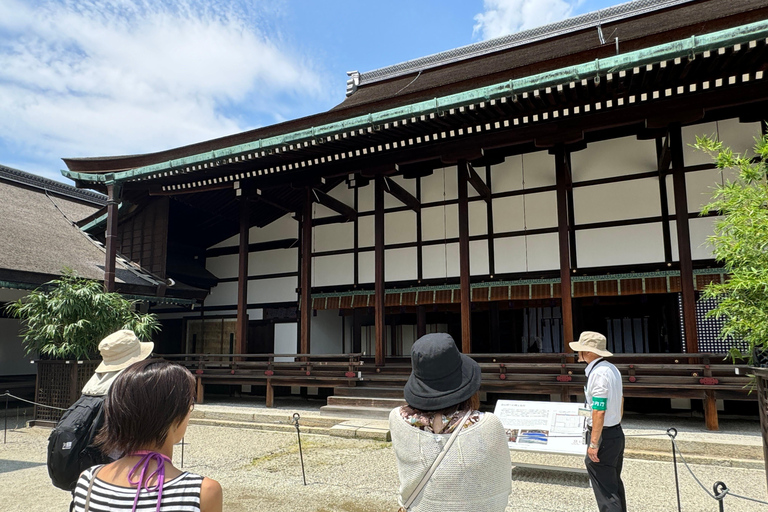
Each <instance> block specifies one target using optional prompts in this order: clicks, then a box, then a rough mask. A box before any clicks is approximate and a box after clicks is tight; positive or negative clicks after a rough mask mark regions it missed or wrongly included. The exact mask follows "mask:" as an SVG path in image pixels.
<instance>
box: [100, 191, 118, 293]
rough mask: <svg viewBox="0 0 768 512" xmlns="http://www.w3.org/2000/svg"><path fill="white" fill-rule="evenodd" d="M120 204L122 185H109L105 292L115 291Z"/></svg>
mask: <svg viewBox="0 0 768 512" xmlns="http://www.w3.org/2000/svg"><path fill="white" fill-rule="evenodd" d="M119 203H120V185H107V234H106V251H107V259H106V261H105V262H104V290H105V291H107V292H114V291H115V259H116V257H117V206H118V204H119Z"/></svg>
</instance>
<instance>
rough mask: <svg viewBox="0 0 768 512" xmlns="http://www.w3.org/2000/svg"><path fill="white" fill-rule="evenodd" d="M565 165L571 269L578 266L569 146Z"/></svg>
mask: <svg viewBox="0 0 768 512" xmlns="http://www.w3.org/2000/svg"><path fill="white" fill-rule="evenodd" d="M565 165H566V184H565V186H566V191H567V195H568V247H569V248H570V254H571V261H570V266H571V269H576V268H578V267H579V262H578V254H577V253H576V212H575V211H574V201H573V169H572V168H571V147H570V146H569V147H568V150H567V151H566V152H565Z"/></svg>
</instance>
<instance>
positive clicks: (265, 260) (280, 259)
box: [232, 247, 299, 277]
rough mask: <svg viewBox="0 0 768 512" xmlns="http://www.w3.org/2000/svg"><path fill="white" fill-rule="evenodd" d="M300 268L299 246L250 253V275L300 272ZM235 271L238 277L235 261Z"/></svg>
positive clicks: (234, 274)
mask: <svg viewBox="0 0 768 512" xmlns="http://www.w3.org/2000/svg"><path fill="white" fill-rule="evenodd" d="M235 258H237V257H235ZM298 270H299V248H298V247H292V248H290V249H275V250H272V251H260V252H252V253H250V254H249V255H248V275H250V276H263V275H267V274H282V273H284V272H298ZM233 271H234V273H233V275H232V277H237V263H235V267H234V269H233Z"/></svg>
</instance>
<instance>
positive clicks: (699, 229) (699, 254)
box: [669, 217, 722, 261]
mask: <svg viewBox="0 0 768 512" xmlns="http://www.w3.org/2000/svg"><path fill="white" fill-rule="evenodd" d="M721 219H722V217H700V218H695V219H688V232H689V235H690V237H691V259H693V260H709V259H713V258H714V254H713V253H712V247H711V246H710V245H709V243H707V237H709V236H712V235H714V234H715V224H716V223H717V221H719V220H721ZM669 234H670V237H669V239H670V242H671V243H672V259H673V260H674V261H679V260H680V252H679V250H678V246H677V222H675V221H672V222H670V223H669Z"/></svg>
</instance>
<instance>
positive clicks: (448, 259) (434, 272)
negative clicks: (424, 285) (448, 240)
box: [422, 243, 471, 279]
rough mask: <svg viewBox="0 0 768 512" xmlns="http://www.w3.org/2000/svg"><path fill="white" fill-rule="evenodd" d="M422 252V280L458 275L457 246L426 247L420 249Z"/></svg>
mask: <svg viewBox="0 0 768 512" xmlns="http://www.w3.org/2000/svg"><path fill="white" fill-rule="evenodd" d="M422 251H423V252H422V261H423V264H424V268H423V269H422V275H423V276H424V279H438V278H445V277H456V276H458V275H459V244H457V243H455V244H441V245H427V246H424V247H423V248H422ZM470 264H471V260H470Z"/></svg>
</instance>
